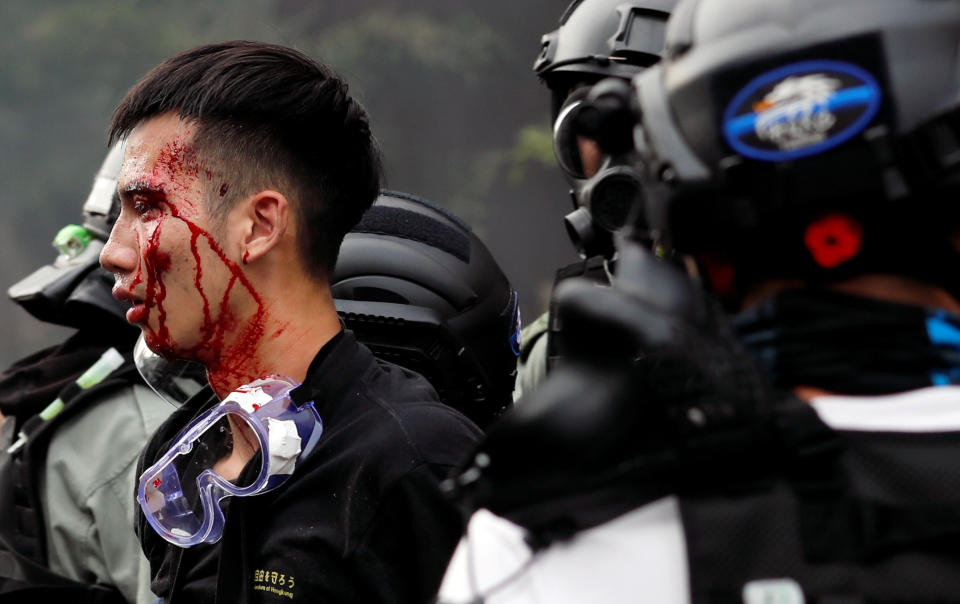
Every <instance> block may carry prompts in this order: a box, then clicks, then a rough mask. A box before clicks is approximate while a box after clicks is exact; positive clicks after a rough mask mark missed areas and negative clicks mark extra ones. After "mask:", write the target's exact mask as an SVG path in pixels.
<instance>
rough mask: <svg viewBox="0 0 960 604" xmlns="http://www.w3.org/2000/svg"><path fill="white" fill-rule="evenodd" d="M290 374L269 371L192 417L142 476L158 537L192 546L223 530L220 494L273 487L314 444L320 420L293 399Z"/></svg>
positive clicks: (143, 502) (140, 497)
mask: <svg viewBox="0 0 960 604" xmlns="http://www.w3.org/2000/svg"><path fill="white" fill-rule="evenodd" d="M298 385H299V384H297V383H296V382H295V381H293V380H291V379H290V378H287V377H284V376H276V375H274V376H270V377H268V378H264V379H260V380H256V381H255V382H252V383H250V384H247V385H246V386H241V387H240V388H238V389H237V390H235V391H234V392H233V393H231V394H230V396H228V397H226V399H224V400H223V402H221V403H220V404H218V405H217V406H215V407H213V408H212V409H210V410H209V411H207V412H206V413H204V414H203V415H202V416H200V417H198V418H197V419H195V420H194V421H193V422H191V423H190V425H189V426H187V427H186V428H185V429H184V430H183V431H181V432H180V434H179V435H178V436H177V437H176V439H175V440H174V442H173V444H172V445H171V447H170V448H169V449H168V451H167V452H166V453H165V454H164V455H163V456H162V457H161V458H160V459H159V460H158V461H157V462H156V463H154V464H153V465H152V466H150V467H149V468H147V470H146V471H145V472H144V473H143V474H142V475H141V476H140V482H139V484H138V486H137V501H138V502H139V503H140V507H141V508H142V509H143V513H144V515H145V516H146V518H147V521H148V522H149V523H150V525H151V526H152V527H153V529H154V530H155V531H156V532H157V533H158V534H159V535H160V536H161V537H163V538H164V539H166V540H167V541H169V542H170V543H173V544H174V545H179V546H180V547H190V546H192V545H196V544H197V543H202V542H207V543H215V542H217V541H218V540H219V539H220V537H221V536H222V535H223V524H224V512H223V507H222V506H223V501H224V499H226V498H228V497H250V496H253V495H259V494H260V493H265V492H267V491H269V490H271V489H275V488H277V487H278V486H280V485H281V484H283V482H284V481H286V480H287V479H288V478H289V477H290V475H291V474H293V472H294V470H295V469H296V467H297V465H298V463H299V462H300V461H301V460H302V459H304V458H305V457H306V456H307V455H309V454H310V452H311V451H312V450H313V448H314V447H315V446H316V444H317V441H318V440H319V439H320V435H321V434H322V433H323V422H322V421H321V419H320V415H319V414H318V413H317V411H316V409H314V405H313V401H311V402H308V403H305V404H303V405H302V406H299V407H298V406H297V405H296V403H294V402H293V400H292V399H291V398H290V395H289V393H290V391H291V390H293V389H294V388H295V387H297V386H298Z"/></svg>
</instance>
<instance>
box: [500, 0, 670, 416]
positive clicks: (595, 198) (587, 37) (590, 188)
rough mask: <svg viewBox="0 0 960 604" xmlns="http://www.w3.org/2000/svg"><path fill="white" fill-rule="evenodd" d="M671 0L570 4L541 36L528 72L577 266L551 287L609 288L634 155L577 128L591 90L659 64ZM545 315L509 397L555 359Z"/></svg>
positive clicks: (553, 327)
mask: <svg viewBox="0 0 960 604" xmlns="http://www.w3.org/2000/svg"><path fill="white" fill-rule="evenodd" d="M675 3H676V0H632V1H630V2H621V1H619V0H586V1H580V0H578V1H575V2H572V3H571V4H570V6H569V7H568V8H567V9H566V10H565V11H564V13H563V15H562V16H561V17H560V26H559V27H558V28H557V29H556V30H554V31H552V32H550V33H548V34H545V35H544V36H543V39H542V41H541V51H540V55H539V56H538V57H537V60H536V62H535V63H534V66H533V70H534V71H535V72H536V74H537V77H538V78H539V79H540V81H541V82H543V83H544V84H545V85H546V86H547V88H548V89H549V90H550V118H551V123H552V125H553V146H554V154H555V155H556V158H557V164H558V165H559V166H560V169H561V171H562V172H563V175H564V177H565V178H566V180H567V182H569V183H570V187H571V190H570V197H571V200H572V201H573V211H571V212H570V213H569V214H567V216H566V217H565V218H564V223H565V225H566V229H567V234H568V235H569V236H570V240H571V242H572V243H573V245H574V247H575V248H576V249H577V252H578V253H579V254H580V256H581V257H582V260H581V261H579V262H576V263H573V264H571V265H569V266H566V267H563V268H561V269H559V270H558V271H557V275H556V280H555V285H556V284H557V283H559V282H561V281H563V280H565V279H569V278H571V277H587V278H590V279H592V280H594V281H596V282H598V283H601V284H603V285H608V284H609V274H610V270H611V266H610V262H611V261H612V259H613V257H614V255H615V249H614V245H613V239H614V233H616V232H618V231H620V230H621V229H622V228H623V227H624V225H625V224H626V221H627V215H628V213H629V211H630V208H631V207H633V205H634V201H635V200H636V197H637V192H638V189H639V177H638V175H637V172H636V170H635V168H634V163H635V161H634V160H635V157H634V154H633V153H624V154H607V153H604V152H603V150H601V149H600V148H599V147H598V146H597V145H596V143H595V142H593V141H592V140H591V139H590V138H587V137H584V136H578V135H577V130H576V128H575V124H576V122H577V116H578V114H579V110H580V108H581V107H582V105H583V101H584V97H585V96H586V93H587V91H588V90H589V89H590V87H591V86H592V85H593V84H595V83H597V82H598V81H600V80H602V79H604V78H618V79H621V80H623V81H628V80H629V79H630V78H631V77H633V76H635V75H636V74H638V73H640V72H641V71H643V70H644V69H646V68H647V67H649V66H651V65H653V64H655V63H656V62H657V61H659V60H660V53H661V52H662V48H663V33H664V27H665V24H666V20H667V17H668V15H669V14H670V10H671V9H672V8H673V5H674V4H675ZM550 308H551V312H548V313H545V314H544V315H542V316H541V317H539V318H537V319H536V320H535V321H533V322H532V323H531V324H530V325H529V327H527V328H526V329H525V330H524V333H523V350H522V353H521V360H520V370H519V375H518V379H517V387H516V390H515V392H514V399H519V398H520V397H521V396H522V395H523V393H525V392H531V391H532V390H533V389H534V388H535V386H536V385H537V384H539V383H540V382H541V381H542V380H543V379H544V377H545V376H546V374H547V371H548V369H549V368H550V367H552V366H553V365H554V364H555V362H556V360H557V359H558V357H559V356H560V350H559V344H558V342H557V333H558V332H559V331H560V329H561V326H560V324H559V323H558V321H557V318H556V312H555V300H554V301H551V303H550Z"/></svg>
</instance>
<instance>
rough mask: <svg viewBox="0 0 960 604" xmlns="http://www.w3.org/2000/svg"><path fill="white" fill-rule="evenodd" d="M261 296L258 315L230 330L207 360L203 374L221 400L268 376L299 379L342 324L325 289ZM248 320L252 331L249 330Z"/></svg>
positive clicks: (300, 379) (304, 374)
mask: <svg viewBox="0 0 960 604" xmlns="http://www.w3.org/2000/svg"><path fill="white" fill-rule="evenodd" d="M291 289H295V288H291ZM264 300H265V301H264V303H263V305H262V308H258V309H257V313H259V316H254V315H253V314H251V315H250V316H249V317H248V319H247V320H246V328H247V329H244V328H240V329H236V330H234V331H235V334H234V335H235V338H234V341H233V342H231V343H230V344H227V345H226V346H224V349H223V350H221V351H216V353H217V354H218V356H217V360H216V361H215V362H211V363H207V365H206V366H207V378H208V380H209V381H210V385H211V386H212V387H213V389H214V391H215V392H216V394H217V397H218V398H220V399H221V400H222V399H223V398H224V397H226V396H227V395H228V394H230V392H232V391H234V390H236V389H237V388H238V387H239V386H242V385H244V384H248V383H250V382H252V381H254V380H256V379H258V378H261V377H265V376H267V375H273V374H278V375H285V376H287V377H290V378H292V379H294V380H296V381H298V382H302V381H303V380H304V378H305V377H306V374H307V369H309V367H310V363H311V362H312V361H313V358H314V357H315V356H316V355H317V353H318V352H319V351H320V349H321V348H322V347H323V346H324V344H326V343H327V342H329V341H330V340H331V339H332V338H333V337H334V336H335V335H337V333H339V332H340V330H341V329H342V327H341V324H340V320H339V318H338V316H337V311H336V307H335V306H334V304H333V299H332V297H331V296H330V294H329V289H327V288H324V289H323V291H321V292H319V293H317V292H316V291H313V292H308V293H305V294H302V295H300V296H299V297H298V296H297V295H296V293H294V292H292V291H288V292H287V293H286V294H285V295H281V296H276V297H264ZM250 325H254V326H255V327H256V329H255V330H253V331H254V332H256V333H251V330H249V326H250Z"/></svg>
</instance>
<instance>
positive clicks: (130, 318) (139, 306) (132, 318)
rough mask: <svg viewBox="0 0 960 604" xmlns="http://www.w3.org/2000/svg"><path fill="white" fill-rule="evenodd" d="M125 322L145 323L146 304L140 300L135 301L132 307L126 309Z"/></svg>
mask: <svg viewBox="0 0 960 604" xmlns="http://www.w3.org/2000/svg"><path fill="white" fill-rule="evenodd" d="M126 318H127V323H133V324H135V325H136V324H138V323H146V321H147V305H146V304H144V303H142V302H137V303H135V304H134V305H133V306H132V307H130V308H129V309H127V315H126Z"/></svg>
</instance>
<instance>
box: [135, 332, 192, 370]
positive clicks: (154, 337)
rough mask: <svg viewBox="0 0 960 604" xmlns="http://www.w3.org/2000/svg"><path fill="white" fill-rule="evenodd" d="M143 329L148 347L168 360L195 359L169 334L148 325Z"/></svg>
mask: <svg viewBox="0 0 960 604" xmlns="http://www.w3.org/2000/svg"><path fill="white" fill-rule="evenodd" d="M142 329H143V341H144V342H145V343H146V345H147V348H149V349H150V350H152V351H153V352H155V353H156V354H158V355H160V356H161V357H163V358H164V359H166V360H168V361H176V360H180V359H183V360H187V361H193V360H195V359H193V358H192V355H190V354H189V353H187V352H186V351H185V349H184V348H183V347H182V346H179V345H177V343H176V342H174V341H173V340H172V339H171V338H170V336H169V334H166V333H164V334H159V333H157V332H156V331H155V330H154V329H151V328H150V327H148V326H145V325H144V326H142Z"/></svg>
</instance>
